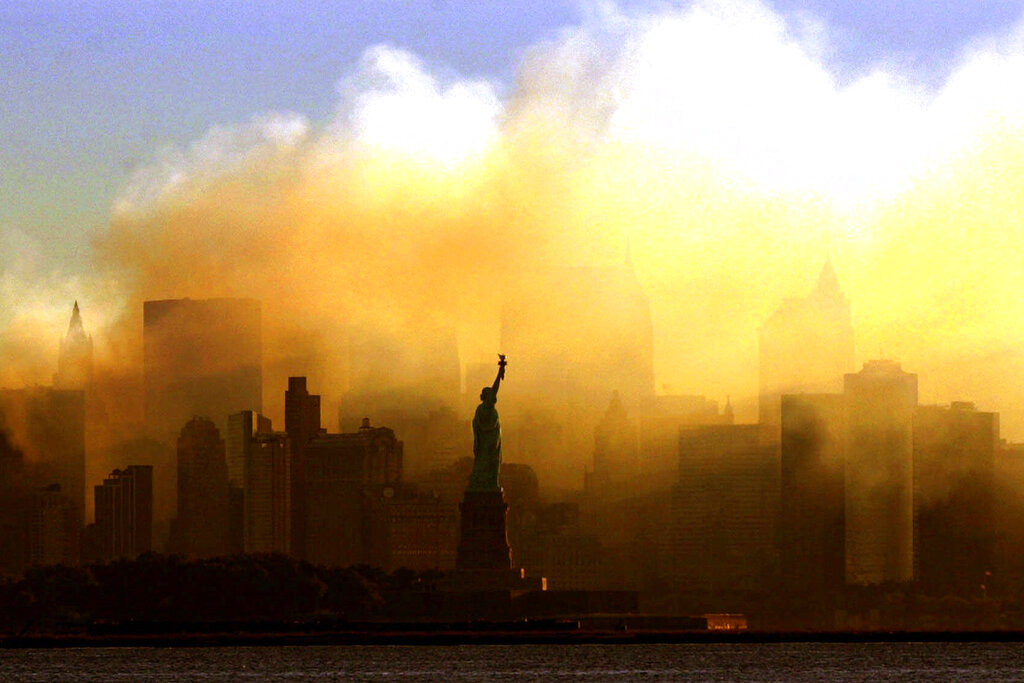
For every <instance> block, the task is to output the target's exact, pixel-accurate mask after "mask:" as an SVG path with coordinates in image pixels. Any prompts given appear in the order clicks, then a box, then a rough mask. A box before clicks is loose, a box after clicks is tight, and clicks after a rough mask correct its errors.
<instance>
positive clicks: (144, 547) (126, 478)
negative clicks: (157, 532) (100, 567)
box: [91, 465, 153, 561]
mask: <svg viewBox="0 0 1024 683" xmlns="http://www.w3.org/2000/svg"><path fill="white" fill-rule="evenodd" d="M94 493H95V496H96V524H95V526H94V527H93V528H92V529H91V531H92V534H91V535H92V538H93V542H94V544H95V548H94V549H93V552H94V553H95V554H96V556H97V557H96V559H99V560H103V561H106V560H112V559H116V558H119V557H125V558H129V559H134V558H136V557H138V556H139V555H141V554H142V553H146V552H149V551H150V550H152V549H153V467H152V466H150V465H130V466H128V467H126V468H124V469H123V470H114V471H113V472H111V473H110V476H109V477H107V478H106V479H104V480H103V484H102V485H101V486H96V487H95V488H94Z"/></svg>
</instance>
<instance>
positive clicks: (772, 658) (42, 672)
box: [0, 642, 1024, 681]
mask: <svg viewBox="0 0 1024 683" xmlns="http://www.w3.org/2000/svg"><path fill="white" fill-rule="evenodd" d="M264 679H275V680H314V679H316V680H367V681H375V680H391V679H399V680H403V681H416V680H438V679H448V680H463V681H480V680H500V681H513V680H515V681H547V680H587V681H593V680H617V681H629V680H644V681H671V680H697V681H736V680H751V681H784V680H785V681H789V680H806V681H868V680H871V681H876V680H899V681H942V680H959V681H964V680H967V681H970V680H978V681H980V680H985V681H993V680H1024V644H1021V643H949V642H946V643H942V642H932V643H793V642H789V643H756V644H754V643H742V644H741V643H736V644H732V643H705V644H693V643H689V644H660V645H473V646H468V645H458V646H450V647H410V646H398V645H395V646H390V645H389V646H307V647H205V648H204V647H198V648H139V647H119V648H64V649H24V650H4V651H0V680H5V681H86V680H90V681H91V680H108V681H109V680H159V681H195V680H202V681H235V680H264Z"/></svg>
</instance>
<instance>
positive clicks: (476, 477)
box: [467, 354, 507, 491]
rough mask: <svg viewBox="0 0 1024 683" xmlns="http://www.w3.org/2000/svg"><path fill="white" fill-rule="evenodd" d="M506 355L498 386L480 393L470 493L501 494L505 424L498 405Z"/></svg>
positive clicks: (501, 360) (500, 365)
mask: <svg viewBox="0 0 1024 683" xmlns="http://www.w3.org/2000/svg"><path fill="white" fill-rule="evenodd" d="M506 364H507V363H506V362H505V356H504V355H502V354H498V376H497V377H496V378H495V379H494V384H493V385H492V386H489V387H484V388H483V389H482V390H481V391H480V405H478V406H477V407H476V414H475V415H474V416H473V474H472V475H470V477H469V486H468V487H467V490H469V491H500V490H501V486H500V485H499V484H498V472H499V471H500V470H501V422H499V421H498V411H497V410H496V409H495V408H494V404H495V403H497V402H498V386H499V385H500V384H501V380H503V379H504V378H505V365H506Z"/></svg>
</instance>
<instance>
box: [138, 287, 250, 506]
mask: <svg viewBox="0 0 1024 683" xmlns="http://www.w3.org/2000/svg"><path fill="white" fill-rule="evenodd" d="M260 335H261V333H260V303H259V302H258V301H256V300H254V299H206V300H193V299H170V300H164V301H147V302H145V303H144V304H143V362H144V377H143V385H144V389H145V406H144V408H145V423H146V431H147V436H148V437H149V438H150V439H154V440H155V441H157V442H159V443H162V444H163V445H164V447H165V449H164V451H163V453H162V455H161V457H159V458H158V459H157V461H155V462H154V463H153V465H154V468H153V476H154V481H155V486H156V492H157V498H156V500H155V501H154V502H155V505H156V509H155V514H156V516H157V518H158V519H168V518H170V517H171V516H173V512H174V500H173V494H172V493H171V492H173V491H174V490H175V486H176V483H175V468H174V456H173V453H174V449H173V444H174V443H175V440H176V438H177V435H178V430H180V429H181V425H183V424H185V423H186V422H187V421H188V420H189V419H191V418H192V416H194V415H206V416H208V417H209V418H210V419H211V420H212V421H213V422H214V424H215V425H216V426H217V428H218V429H219V430H220V431H222V432H223V431H224V430H225V428H226V427H227V416H228V415H229V414H231V413H236V412H238V411H239V410H255V411H257V412H259V411H260V410H262V405H263V387H262V370H261V365H262V345H261V338H260ZM165 492H166V493H165Z"/></svg>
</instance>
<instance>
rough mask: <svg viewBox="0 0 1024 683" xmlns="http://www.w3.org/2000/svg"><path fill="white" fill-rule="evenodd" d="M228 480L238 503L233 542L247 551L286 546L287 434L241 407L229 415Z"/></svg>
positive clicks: (288, 495) (288, 504)
mask: <svg viewBox="0 0 1024 683" xmlns="http://www.w3.org/2000/svg"><path fill="white" fill-rule="evenodd" d="M227 467H228V481H229V484H230V486H231V488H232V494H233V495H232V500H233V501H237V505H238V509H236V510H232V511H231V512H232V514H233V515H235V516H236V519H235V520H233V523H232V524H231V527H232V529H237V533H238V535H239V538H238V539H237V540H234V541H233V543H232V545H233V547H236V548H237V549H238V550H239V551H244V552H247V553H269V552H280V553H288V552H290V550H291V512H292V510H291V471H290V467H291V457H290V449H289V439H288V435H287V434H285V433H282V432H274V431H273V429H272V425H271V422H270V419H269V418H266V417H264V416H263V415H260V414H259V413H254V412H253V411H251V410H243V411H242V412H240V413H234V414H232V415H230V416H228V432H227Z"/></svg>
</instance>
